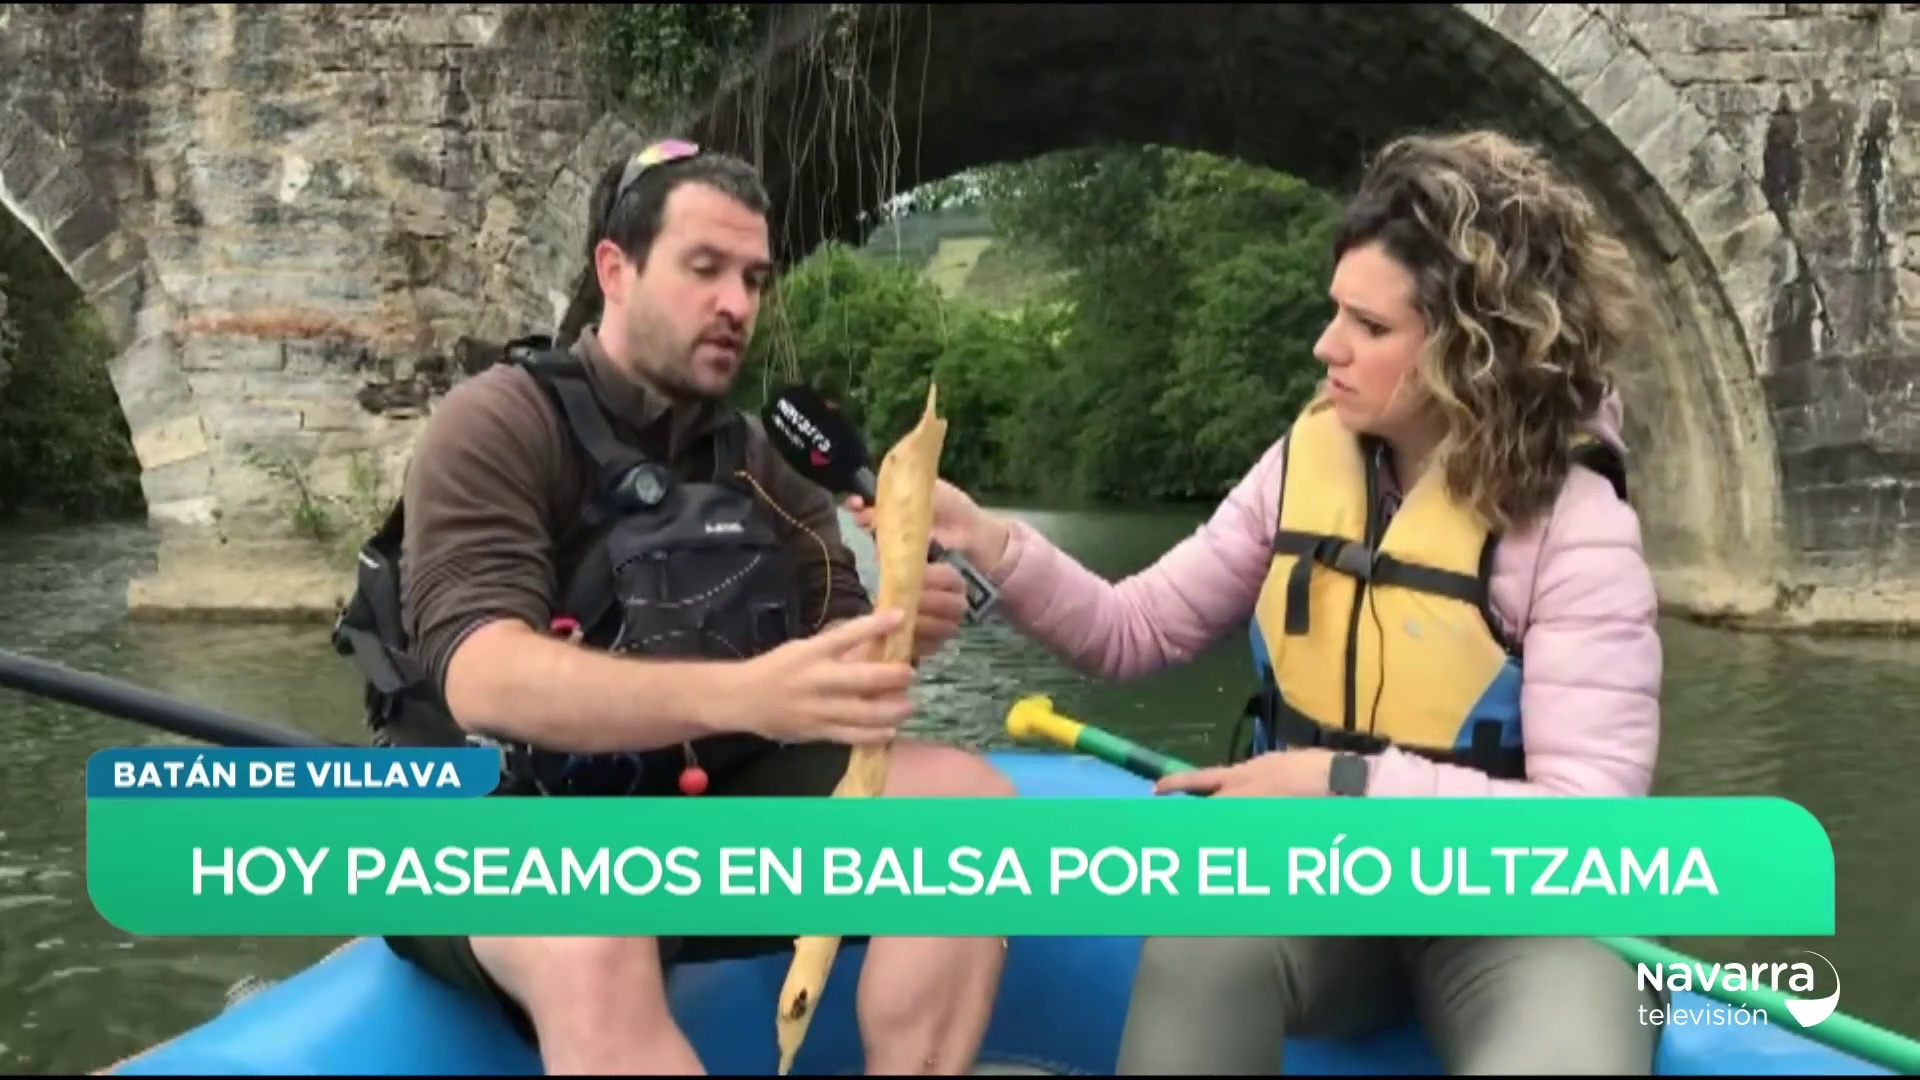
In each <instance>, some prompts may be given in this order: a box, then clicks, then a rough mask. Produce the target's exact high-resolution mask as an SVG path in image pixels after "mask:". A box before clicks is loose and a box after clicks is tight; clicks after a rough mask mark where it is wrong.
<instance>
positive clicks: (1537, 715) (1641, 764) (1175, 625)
mask: <svg viewBox="0 0 1920 1080" xmlns="http://www.w3.org/2000/svg"><path fill="white" fill-rule="evenodd" d="M1590 430H1592V431H1593V432H1594V433H1595V434H1597V435H1598V436H1600V437H1601V438H1603V439H1605V440H1606V441H1608V442H1609V443H1612V444H1613V445H1614V446H1616V447H1618V446H1620V445H1621V438H1620V403H1619V399H1618V398H1617V397H1610V398H1608V399H1607V401H1606V403H1605V404H1604V405H1603V406H1602V408H1601V411H1600V413H1599V415H1598V416H1596V417H1595V419H1594V420H1593V422H1592V423H1591V425H1590ZM1284 443H1285V439H1284V437H1283V438H1282V439H1281V440H1280V441H1278V442H1275V443H1274V444H1273V445H1272V446H1271V447H1269V448H1268V449H1267V452H1266V453H1265V454H1264V455H1262V456H1261V458H1260V460H1259V461H1258V462H1257V463H1256V464H1255V465H1254V467H1253V470H1252V471H1251V472H1249V473H1248V474H1247V475H1246V476H1245V477H1244V478H1243V479H1242V480H1241V481H1240V483H1239V484H1238V485H1237V486H1235V487H1234V489H1233V490H1232V492H1230V493H1229V494H1228V495H1227V497H1226V500H1225V501H1224V502H1222V503H1221V504H1220V507H1219V508H1218V509H1217V510H1215V511H1214V514H1213V517H1212V518H1211V519H1210V520H1209V521H1208V522H1207V523H1206V524H1205V525H1202V526H1201V527H1200V528H1199V529H1198V530H1196V532H1195V533H1194V535H1193V536H1190V537H1188V538H1187V539H1185V540H1183V541H1181V542H1180V543H1179V544H1178V545H1176V546H1175V547H1174V548H1173V550H1171V551H1169V552H1167V553H1166V554H1165V555H1163V556H1161V558H1160V560H1159V561H1158V562H1156V563H1155V564H1154V565H1152V566H1150V567H1148V568H1146V569H1145V570H1142V571H1140V572H1139V573H1137V574H1134V575H1133V576H1132V577H1129V578H1127V579H1126V580H1124V581H1121V582H1119V583H1117V584H1112V583H1109V582H1107V581H1105V580H1103V579H1101V578H1100V577H1098V576H1097V575H1095V574H1094V573H1093V572H1092V571H1090V570H1088V569H1086V568H1085V567H1083V566H1081V565H1080V564H1079V563H1077V562H1075V561H1074V560H1073V558H1072V557H1071V556H1069V555H1067V554H1066V553H1065V552H1063V551H1061V550H1060V549H1059V548H1057V547H1055V546H1054V545H1053V544H1052V543H1051V542H1049V541H1048V540H1047V539H1046V538H1045V537H1043V536H1041V535H1040V534H1039V533H1038V532H1037V531H1035V530H1034V529H1033V528H1032V527H1031V526H1029V525H1027V524H1026V523H1025V522H1022V521H1015V522H1013V526H1012V536H1011V538H1010V539H1009V542H1008V545H1007V550H1006V555H1005V557H1004V558H1003V559H1002V561H1001V563H1000V565H999V566H998V567H996V571H995V574H994V577H995V579H996V582H997V583H998V584H999V585H1000V587H1001V590H1002V592H1001V599H1000V603H1001V605H1002V610H1003V612H1004V614H1005V617H1006V618H1007V619H1008V620H1009V621H1010V622H1011V623H1012V624H1013V625H1014V626H1016V627H1018V628H1020V629H1021V630H1022V631H1024V632H1025V633H1026V634H1028V635H1029V636H1031V637H1032V638H1034V639H1035V640H1037V641H1039V642H1040V643H1042V644H1043V645H1045V646H1046V647H1047V648H1048V649H1049V650H1051V651H1052V652H1053V653H1054V655H1056V656H1057V657H1058V658H1059V659H1060V660H1061V661H1062V662H1064V663H1067V664H1070V665H1072V666H1073V667H1075V668H1077V669H1079V670H1081V671H1083V672H1086V673H1088V674H1091V675H1098V676H1103V677H1105V678H1108V679H1114V680H1122V679H1131V678H1135V677H1138V676H1142V675H1148V674H1151V673H1153V672H1154V671H1156V670H1158V669H1160V668H1162V667H1165V666H1166V665H1168V664H1173V663H1179V662H1184V661H1186V660H1188V659H1190V658H1191V657H1193V656H1194V655H1195V654H1197V653H1200V652H1202V651H1204V650H1205V649H1206V648H1207V647H1208V646H1210V645H1212V644H1213V643H1214V642H1216V641H1218V640H1219V639H1220V637H1221V635H1223V634H1244V633H1245V632H1246V626H1247V621H1248V619H1249V618H1250V617H1251V616H1252V613H1253V608H1254V602H1255V599H1256V598H1257V597H1258V595H1259V592H1260V586H1261V583H1262V581H1263V580H1264V579H1265V577H1266V574H1267V564H1268V561H1269V559H1270V558H1271V556H1270V550H1271V548H1270V541H1271V538H1272V536H1273V531H1274V523H1275V520H1276V519H1277V517H1278V512H1279V505H1280V481H1281V469H1280V466H1281V458H1280V451H1281V447H1282V445H1283V444H1284ZM1492 592H1493V607H1494V612H1495V614H1496V615H1497V616H1498V617H1499V618H1501V619H1502V620H1503V621H1504V623H1505V625H1506V627H1507V628H1508V630H1509V632H1510V633H1511V635H1512V640H1518V641H1521V642H1522V647H1523V652H1524V654H1525V658H1526V660H1525V671H1524V679H1523V683H1522V688H1521V717H1522V727H1523V731H1524V738H1525V742H1526V751H1527V770H1528V774H1529V775H1528V779H1527V780H1525V781H1517V780H1494V779H1491V778H1489V777H1487V776H1486V775H1485V774H1483V773H1480V772H1476V771H1474V770H1471V769H1467V768H1463V767H1460V766H1454V765H1440V764H1436V763H1434V762H1431V761H1428V760H1426V759H1425V758H1421V757H1417V756H1415V755H1412V754H1408V753H1405V752H1403V751H1398V750H1389V751H1387V752H1386V753H1384V754H1382V755H1381V756H1380V758H1379V760H1378V762H1377V763H1376V764H1375V765H1374V769H1373V781H1372V784H1371V786H1370V788H1369V791H1370V792H1371V793H1372V794H1375V795H1381V796H1420V795H1440V796H1489V795H1590V796H1592V795H1598V796H1625V795H1645V794H1647V792H1648V790H1649V788H1650V787H1651V786H1652V783H1653V765H1654V758H1655V756H1656V755H1657V753H1658V751H1659V745H1660V680H1661V674H1662V657H1661V650H1660V638H1659V636H1658V634H1657V632H1656V629H1655V617H1656V615H1657V612H1658V604H1657V601H1656V599H1655V596H1654V588H1653V578H1652V573H1651V571H1650V570H1649V569H1648V567H1647V564H1646V562H1645V561H1644V560H1643V558H1642V556H1641V548H1640V524H1639V518H1638V517H1637V516H1636V515H1635V513H1634V511H1633V510H1632V508H1631V507H1629V506H1627V505H1626V504H1625V503H1623V502H1621V501H1620V500H1619V499H1618V498H1616V497H1615V495H1614V492H1613V488H1612V486H1611V485H1610V484H1609V483H1608V482H1607V481H1606V480H1605V479H1604V478H1602V477H1600V476H1598V475H1596V474H1595V473H1592V472H1590V471H1587V470H1585V469H1576V470H1574V472H1573V475H1572V476H1571V477H1570V478H1569V479H1568V481H1567V484H1566V486H1565V488H1564V489H1563V490H1562V491H1561V493H1560V498H1559V500H1558V502H1556V503H1555V505H1554V509H1553V513H1552V515H1551V516H1550V518H1549V519H1548V520H1546V521H1545V522H1544V524H1543V525H1542V526H1537V527H1535V528H1534V529H1533V530H1531V531H1528V532H1525V533H1517V534H1515V535H1513V536H1510V537H1508V538H1506V539H1505V540H1503V541H1502V542H1501V544H1500V546H1499V547H1498V548H1497V549H1496V551H1495V555H1494V565H1493V585H1492ZM1252 677H1253V674H1252V668H1251V666H1249V669H1248V678H1249V680H1250V681H1249V689H1251V679H1252ZM1222 721H1223V722H1225V723H1230V722H1231V718H1227V717H1223V718H1222Z"/></svg>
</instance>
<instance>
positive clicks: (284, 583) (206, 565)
mask: <svg viewBox="0 0 1920 1080" xmlns="http://www.w3.org/2000/svg"><path fill="white" fill-rule="evenodd" d="M1090 512H1093V513H1100V512H1103V511H1099V510H1093V511H1090ZM1144 512H1147V513H1168V514H1175V515H1179V514H1186V515H1190V516H1193V517H1195V518H1199V517H1200V516H1201V515H1203V514H1204V513H1205V512H1206V511H1205V510H1204V509H1194V508H1157V509H1148V510H1146V511H1144ZM39 525H40V527H43V528H46V527H55V523H52V522H44V521H43V522H40V523H39ZM313 547H314V545H311V544H309V543H306V542H303V541H286V540H275V541H250V542H248V541H242V542H236V543H230V544H226V545H213V544H209V543H207V542H206V541H204V540H200V539H197V538H193V537H187V538H184V539H180V540H177V541H168V542H163V543H161V544H160V546H159V548H158V549H157V554H156V558H155V566H154V567H153V568H152V569H151V570H149V571H147V572H145V573H142V574H140V575H137V576H136V577H134V578H133V580H131V581H130V582H128V585H127V594H126V605H127V617H128V618H129V619H132V620H134V621H137V622H167V623H183V622H184V623H208V624H231V623H266V624H272V623H285V624H294V625H302V624H330V623H332V622H333V620H334V618H335V617H336V616H337V615H338V614H339V612H340V609H341V607H342V606H343V605H345V604H346V602H347V599H348V597H350V596H351V595H352V593H353V588H354V580H355V570H354V567H353V565H351V564H348V563H345V562H344V560H342V559H340V558H339V557H338V556H337V555H336V556H334V557H333V558H328V557H327V556H324V555H322V554H320V553H318V552H317V551H315V550H312V549H313ZM1654 579H1655V586H1656V588H1657V589H1658V591H1659V596H1660V611H1661V614H1662V615H1664V616H1666V617H1669V618H1673V619H1677V620H1681V621H1684V622H1689V623H1693V624H1696V625H1699V626H1705V627H1712V628H1715V629H1721V630H1728V631H1733V632H1738V633H1755V634H1780V635H1789V636H1805V637H1835V638H1886V637H1890V638H1909V637H1916V636H1920V582H1887V583H1871V584H1865V585H1833V584H1824V583H1820V584H1794V585H1787V584H1782V583H1779V582H1757V581H1752V580H1742V579H1741V578H1738V577H1736V576H1733V575H1730V574H1723V573H1716V572H1712V571H1701V570H1697V569H1691V568H1673V567H1656V568H1655V571H1654Z"/></svg>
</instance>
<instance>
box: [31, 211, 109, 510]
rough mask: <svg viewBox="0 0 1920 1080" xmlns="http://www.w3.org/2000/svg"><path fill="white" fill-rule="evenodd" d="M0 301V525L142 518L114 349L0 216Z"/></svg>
mask: <svg viewBox="0 0 1920 1080" xmlns="http://www.w3.org/2000/svg"><path fill="white" fill-rule="evenodd" d="M0 293H3V294H4V301H3V302H0V312H3V313H4V319H3V321H0V515H7V516H11V515H14V514H19V513H22V512H28V511H32V512H40V513H53V514H58V515H62V516H66V517H71V518H110V517H120V516H126V515H134V514H138V513H140V512H141V510H142V509H143V507H144V499H143V497H142V495H141V491H140V465H139V462H138V461H137V460H136V459H135V457H134V454H133V445H132V442H131V440H130V437H129V435H128V432H127V423H126V419H125V417H124V416H123V415H122V413H121V411H120V402H119V399H118V398H117V397H116V396H115V394H114V391H113V384H112V383H111V382H110V381H109V380H108V378H107V364H108V362H109V361H110V360H111V359H112V358H113V355H114V353H115V349H114V347H113V342H112V341H111V340H110V339H109V338H108V336H107V333H106V331H105V329H104V328H102V327H101V325H100V322H99V320H98V319H97V318H96V317H95V315H94V313H93V310H92V308H91V307H89V306H88V305H87V303H86V299H85V297H83V296H82V295H81V294H80V291H79V289H78V288H76V287H75V286H74V285H73V283H72V282H71V281H69V280H68V279H67V276H66V274H65V272H64V271H62V270H61V268H60V266H59V265H58V264H57V263H55V262H54V260H53V258H52V256H50V255H49V254H48V253H47V251H46V249H45V248H44V247H42V246H41V245H40V242H39V240H38V239H36V238H35V237H34V236H33V235H32V234H30V233H28V232H27V231H26V229H25V228H24V227H22V226H21V225H20V223H19V222H17V221H14V220H13V219H12V218H11V217H6V216H4V215H0Z"/></svg>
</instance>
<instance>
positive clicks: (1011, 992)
mask: <svg viewBox="0 0 1920 1080" xmlns="http://www.w3.org/2000/svg"><path fill="white" fill-rule="evenodd" d="M993 757H994V759H995V761H996V763H997V764H998V765H999V766H1000V767H1001V768H1002V769H1004V770H1005V771H1006V772H1007V774H1008V776H1009V777H1010V778H1011V779H1012V780H1013V781H1014V782H1015V783H1016V784H1017V785H1018V786H1019V789H1020V791H1021V793H1022V794H1024V795H1029V796H1036V797H1046V796H1069V797H1100V796H1113V797H1133V798H1137V797H1140V796H1142V795H1144V794H1146V793H1147V792H1148V790H1149V785H1148V783H1147V782H1146V781H1144V780H1141V779H1139V778H1138V777H1135V776H1133V775H1131V774H1129V773H1126V772H1123V771H1121V770H1120V769H1118V768H1116V767H1114V766H1112V765H1108V764H1105V763H1103V762H1100V761H1097V760H1094V759H1092V758H1085V757H1075V756H1065V755H1059V754H1041V753H1026V752H1020V751H1013V752H999V753H996V754H994V755H993ZM1139 947H1140V941H1139V939H1138V938H1108V937H1090V938H1084V937H1083V938H1069V937H1059V938H1016V939H1014V940H1013V941H1012V942H1011V943H1010V945H1009V948H1008V960H1007V967H1006V972H1005V976H1004V978H1003V981H1002V984H1001V989H1000V996H999V1000H998V1004H997V1006H996V1008H995V1011H994V1016H993V1022H992V1025H991V1028H990V1029H989V1031H988V1034H987V1039H986V1044H985V1047H984V1049H983V1051H982V1053H981V1057H980V1064H981V1066H982V1069H983V1071H988V1070H991V1071H1008V1070H1018V1071H1037V1072H1044V1073H1051V1074H1057V1075H1075V1074H1078V1075H1088V1074H1091V1075H1112V1073H1113V1068H1114V1061H1115V1058H1116V1055H1117V1052H1118V1049H1119V1045H1120V1030H1121V1025H1122V1023H1123V1022H1124V1020H1125V1018H1126V1009H1127V997H1128V994H1129V991H1130V989H1131V984H1132V981H1133V972H1134V966H1135V963H1136V961H1137V959H1138V955H1139ZM863 955H864V949H862V948H859V947H854V946H847V947H844V948H842V950H841V952H840V956H839V958H838V960H837V962H836V965H835V967H834V971H833V975H832V977H831V979H830V981H829V982H828V984H827V991H826V994H825V996H824V998H823V1000H822V1002H821V1006H820V1009H819V1011H818V1013H817V1014H816V1017H815V1019H814V1021H813V1025H812V1027H811V1029H810V1030H809V1032H808V1035H807V1040H806V1043H805V1045H804V1046H803V1047H802V1049H801V1052H800V1056H799V1059H798V1060H797V1061H796V1062H795V1064H794V1072H795V1073H796V1074H823V1073H824V1074H858V1073H860V1072H861V1071H862V1064H861V1060H862V1059H861V1050H860V1039H859V1032H858V1029H857V1027H856V1024H855V1020H854V1010H853V1002H854V988H855V985H856V982H857V980H858V977H859V966H860V961H861V958H862V956H863ZM786 971H787V958H786V957H785V956H777V957H768V958H764V959H753V960H737V961H728V962H723V963H714V964H708V965H702V966H698V967H690V968H682V969H679V970H677V971H676V972H674V974H673V976H672V981H671V983H670V985H669V994H670V996H671V999H672V1005H673V1011H674V1015H675V1016H676V1017H677V1018H678V1019H679V1022H680V1024H681V1026H682V1028H683V1029H684V1030H685V1031H686V1034H687V1037H688V1038H689V1039H690V1040H691V1041H692V1042H693V1045H694V1047H695V1049H696V1050H698V1052H699V1053H700V1056H701V1059H702V1060H703V1061H704V1062H705V1064H706V1067H707V1069H708V1071H709V1072H710V1073H713V1074H719V1075H726V1074H733V1075H741V1074H771V1073H772V1072H773V1071H774V1069H775V1065H776V1064H777V1062H778V1060H779V1056H778V1053H777V1050H776V1048H775V1045H774V1029H773V1010H774V1002H775V1000H776V998H777V996H778V994H779V990H780V984H781V981H782V980H783V979H784V978H785V976H786ZM1675 1005H1676V1007H1678V1008H1682V1009H1686V1010H1691V1013H1690V1014H1691V1015H1694V1016H1698V1017H1705V1018H1707V1019H1705V1020H1703V1021H1701V1022H1698V1023H1695V1024H1691V1025H1687V1026H1669V1027H1668V1028H1667V1030H1666V1033H1665V1036H1664V1038H1663V1040H1662V1043H1661V1047H1660V1052H1659V1060H1658V1072H1659V1073H1660V1074H1661V1075H1667V1076H1703V1075H1729V1076H1754V1075H1759V1076H1788V1075H1804V1076H1841V1075H1849V1076H1862V1075H1891V1073H1890V1070H1887V1069H1884V1068H1881V1067H1879V1066H1877V1065H1874V1064H1871V1063H1869V1062H1866V1061H1863V1060H1861V1059H1858V1058H1855V1057H1852V1056H1849V1055H1847V1054H1844V1053H1841V1052H1840V1051H1837V1050H1833V1049H1829V1048H1828V1047H1826V1046H1824V1045H1822V1044H1820V1043H1817V1042H1814V1041H1812V1040H1810V1039H1808V1038H1806V1037H1804V1036H1802V1035H1800V1034H1799V1033H1797V1032H1795V1031H1793V1030H1792V1029H1791V1028H1789V1027H1786V1026H1779V1025H1739V1024H1734V1023H1731V1022H1722V1023H1714V1022H1713V1021H1712V1019H1711V1018H1712V1017H1713V1016H1714V1015H1716V1014H1718V1015H1720V1016H1722V1017H1725V1016H1727V1015H1729V1014H1728V1010H1727V1007H1726V1006H1724V1005H1722V1004H1720V1003H1719V1002H1716V1001H1713V1000H1712V999H1709V998H1706V997H1702V996H1699V995H1694V994H1680V995H1676V1000H1675ZM995 1067H997V1068H995ZM111 1071H112V1072H114V1073H116V1074H121V1075H130V1076H140V1075H144V1076H161V1075H168V1076H171V1075H209V1076H233V1075H247V1076H268V1075H278V1076H290V1075H335V1076H340V1075H369V1074H382V1075H415V1076H420V1075H461V1076H467V1075H511V1074H527V1075H538V1074H539V1073H540V1059H539V1057H538V1055H537V1054H536V1053H535V1052H534V1050H533V1048H532V1047H530V1046H528V1045H527V1044H526V1043H524V1042H522V1041H521V1040H520V1039H519V1038H518V1037H517V1036H516V1035H514V1033H513V1032H512V1031H511V1030H510V1029H509V1028H508V1027H507V1026H506V1025H505V1024H504V1023H502V1022H501V1020H500V1019H499V1017H498V1016H497V1014H495V1013H493V1012H492V1011H490V1010H489V1008H488V1007H486V1006H484V1005H482V1004H480V1003H478V1002H475V1001H471V1000H468V999H466V998H464V997H462V996H460V995H458V994H455V993H453V992H451V991H449V990H447V989H445V988H444V987H442V986H440V985H439V984H438V983H435V982H434V981H432V980H431V979H429V978H427V977H426V976H424V975H422V974H421V973H420V972H418V971H417V970H415V969H414V968H412V967H411V966H410V965H408V964H407V963H406V962H404V961H402V960H400V959H399V958H398V957H396V956H394V955H393V954H392V953H391V952H389V951H388V949H387V947H386V945H385V944H384V943H382V942H381V941H378V940H362V941H355V942H352V943H351V944H349V945H347V946H346V947H345V948H343V949H341V950H339V951H338V952H336V953H334V954H333V955H332V956H330V957H328V958H327V959H325V960H323V961H321V962H320V963H318V964H316V965H314V966H313V967H311V968H308V969H306V970H304V971H302V972H300V973H299V974H297V975H295V976H294V977H292V978H290V979H288V980H286V981H284V982H281V983H277V984H274V985H272V986H270V987H268V988H266V989H264V990H261V991H258V992H256V993H254V994H252V995H251V996H248V997H245V998H243V999H241V1000H240V1001H239V1002H238V1003H236V1004H234V1005H233V1006H231V1007H230V1008H228V1009H227V1010H226V1011H225V1012H223V1013H221V1014H220V1015H219V1016H217V1017H215V1018H213V1019H212V1020H209V1021H208V1022H207V1023H205V1024H202V1025H201V1026H199V1027H197V1028H194V1029H192V1030H191V1031H188V1032H186V1033H184V1034H182V1035H180V1036H178V1037H177V1038H175V1039H173V1040H171V1041H169V1042H166V1043H163V1044H161V1045H159V1046H157V1047H154V1048H152V1049H150V1050H148V1051H147V1052H145V1053H143V1054H141V1055H139V1056H138V1057H135V1058H133V1059H132V1060H129V1061H126V1062H123V1063H121V1064H120V1065H119V1066H117V1067H115V1068H114V1069H113V1070H111ZM1286 1071H1287V1072H1288V1073H1289V1074H1295V1075H1382V1074H1386V1075H1403V1076H1405V1075H1416V1076H1417V1075H1439V1074H1440V1072H1441V1070H1440V1066H1439V1062H1438V1060H1437V1059H1436V1058H1435V1056H1434V1054H1433V1051H1432V1049H1431V1048H1430V1047H1429V1046H1428V1045H1427V1043H1426V1040H1425V1039H1424V1038H1423V1037H1422V1036H1421V1034H1420V1032H1419V1031H1418V1029H1417V1028H1415V1027H1413V1026H1411V1025H1409V1026H1408V1027H1407V1028H1404V1029H1401V1030H1396V1031H1389V1032H1385V1033H1382V1034H1380V1035H1378V1036H1374V1037H1371V1038H1367V1039H1362V1040H1352V1041H1326V1040H1314V1039H1295V1040H1290V1041H1289V1042H1288V1045H1287V1050H1286Z"/></svg>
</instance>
